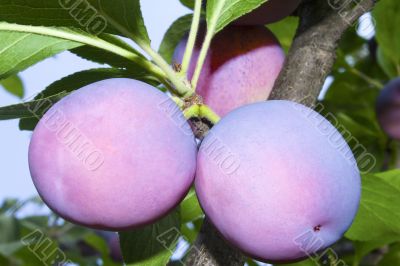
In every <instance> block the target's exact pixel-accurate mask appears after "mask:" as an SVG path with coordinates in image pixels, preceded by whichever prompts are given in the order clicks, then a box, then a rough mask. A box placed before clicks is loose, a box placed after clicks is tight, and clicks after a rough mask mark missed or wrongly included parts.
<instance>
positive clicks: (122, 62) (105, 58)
mask: <svg viewBox="0 0 400 266" xmlns="http://www.w3.org/2000/svg"><path fill="white" fill-rule="evenodd" d="M101 38H102V39H103V40H106V41H107V42H109V43H112V44H114V45H116V46H118V47H121V48H123V49H126V50H127V51H130V52H132V53H134V54H137V55H138V56H140V57H142V59H143V60H147V59H146V58H145V57H144V56H142V55H141V54H140V53H139V52H138V51H137V50H135V49H134V48H132V47H131V46H130V45H129V44H127V43H126V42H124V41H123V40H121V39H120V38H118V37H115V36H113V35H108V34H102V35H101ZM70 52H72V53H74V54H76V55H77V56H79V57H81V58H83V59H86V60H89V61H92V62H96V63H99V64H108V65H110V66H112V67H116V68H129V69H134V70H135V69H136V71H135V72H137V69H139V68H140V69H142V70H145V69H144V68H143V67H141V66H140V65H138V64H137V63H135V62H133V61H132V60H129V59H128V58H126V57H124V56H121V55H119V54H115V53H113V52H111V51H107V50H103V49H100V48H97V47H92V46H90V45H84V46H80V47H78V48H75V49H72V50H70Z"/></svg>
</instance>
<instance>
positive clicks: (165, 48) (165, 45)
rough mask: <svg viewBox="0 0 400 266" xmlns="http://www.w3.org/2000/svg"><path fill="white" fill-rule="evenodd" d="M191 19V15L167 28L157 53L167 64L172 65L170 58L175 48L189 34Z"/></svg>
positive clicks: (181, 18) (179, 19)
mask: <svg viewBox="0 0 400 266" xmlns="http://www.w3.org/2000/svg"><path fill="white" fill-rule="evenodd" d="M192 18H193V15H192V14H189V15H186V16H183V17H180V18H178V19H177V20H176V21H175V22H174V23H173V24H172V25H171V27H169V29H168V31H167V33H166V34H165V36H164V38H163V40H162V42H161V45H160V49H159V51H158V52H159V53H160V54H161V55H162V56H163V57H164V59H165V60H166V61H167V62H169V63H173V62H172V57H173V54H174V51H175V48H176V47H177V46H178V44H179V42H180V41H181V40H182V39H183V37H184V36H185V35H186V34H187V33H188V32H189V30H190V26H191V22H192Z"/></svg>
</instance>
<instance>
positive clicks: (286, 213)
mask: <svg viewBox="0 0 400 266" xmlns="http://www.w3.org/2000/svg"><path fill="white" fill-rule="evenodd" d="M360 183H361V181H360V173H359V170H358V167H357V163H356V160H355V158H354V156H353V154H352V152H351V150H350V148H349V146H348V145H347V143H346V141H345V140H344V139H343V137H342V135H341V134H340V133H339V132H338V131H337V130H336V129H335V128H334V127H333V126H332V124H330V123H329V122H328V121H327V120H326V119H325V118H324V117H322V116H321V115H319V114H318V113H316V112H315V111H313V110H311V109H309V108H307V107H305V106H303V105H300V104H297V103H294V102H289V101H266V102H263V103H255V104H251V105H247V106H244V107H241V108H238V109H236V110H234V111H233V112H231V113H230V114H228V115H227V116H225V117H224V118H222V120H221V121H220V122H219V123H218V124H217V125H215V127H214V128H212V129H211V131H210V132H209V133H208V135H207V136H206V137H205V139H204V141H203V142H202V144H201V146H200V150H199V153H198V160H197V173H196V178H195V187H196V192H197V195H198V198H199V201H200V204H201V206H202V208H203V210H204V212H205V213H206V215H207V217H208V218H209V219H210V221H211V222H212V224H214V225H215V227H216V228H217V229H218V231H219V232H220V233H221V234H222V236H223V237H224V238H225V239H226V240H227V241H228V242H230V243H231V244H232V245H234V246H236V247H237V248H239V249H240V250H242V251H243V252H244V253H245V254H247V255H249V256H251V257H253V258H256V259H259V260H262V261H266V262H275V263H276V262H290V261H296V260H300V259H302V258H304V257H306V256H307V255H309V254H310V255H311V254H314V252H316V251H319V250H322V249H324V248H326V247H328V246H330V245H331V244H333V243H335V242H336V241H337V240H339V239H340V238H341V237H342V236H343V234H344V233H345V231H346V230H347V229H348V228H349V227H350V225H351V224H352V221H353V219H354V217H355V215H356V212H357V209H358V206H359V201H360V194H361V184H360Z"/></svg>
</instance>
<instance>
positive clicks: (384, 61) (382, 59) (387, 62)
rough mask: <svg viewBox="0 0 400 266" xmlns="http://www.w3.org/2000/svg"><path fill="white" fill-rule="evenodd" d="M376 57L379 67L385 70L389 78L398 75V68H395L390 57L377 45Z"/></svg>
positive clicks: (399, 70)
mask: <svg viewBox="0 0 400 266" xmlns="http://www.w3.org/2000/svg"><path fill="white" fill-rule="evenodd" d="M377 58H378V63H379V65H380V67H381V68H382V69H383V71H385V73H386V75H387V76H388V77H389V78H391V79H394V78H397V76H399V75H400V69H397V68H396V65H395V64H394V62H393V61H392V60H391V58H390V57H389V56H386V55H385V53H384V52H383V50H382V47H378V51H377Z"/></svg>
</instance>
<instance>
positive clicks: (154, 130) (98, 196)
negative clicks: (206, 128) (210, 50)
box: [29, 78, 197, 231]
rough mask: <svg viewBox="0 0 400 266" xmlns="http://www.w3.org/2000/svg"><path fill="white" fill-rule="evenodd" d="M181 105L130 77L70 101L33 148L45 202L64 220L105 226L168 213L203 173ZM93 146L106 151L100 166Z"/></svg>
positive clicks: (46, 121) (58, 107) (45, 124)
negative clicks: (197, 174)
mask: <svg viewBox="0 0 400 266" xmlns="http://www.w3.org/2000/svg"><path fill="white" fill-rule="evenodd" d="M175 108H178V107H177V106H176V105H175V103H174V102H173V101H172V100H171V99H170V98H169V97H168V96H167V95H166V94H164V93H162V92H161V91H159V90H157V89H156V88H154V87H152V86H150V85H147V84H145V83H142V82H140V81H136V80H131V79H122V78H115V79H109V80H104V81H100V82H96V83H93V84H90V85H88V86H86V87H83V88H82V89H80V90H78V91H75V92H73V93H72V94H70V95H68V96H66V97H65V98H63V99H62V100H61V101H59V102H58V103H56V104H55V105H54V106H53V107H52V108H50V110H49V111H48V112H46V114H45V115H44V117H43V118H42V119H41V120H40V122H39V124H38V125H37V127H36V128H35V130H34V133H33V136H32V140H31V143H30V147H29V167H30V171H31V176H32V179H33V182H34V185H35V186H36V188H37V190H38V192H39V194H40V196H41V197H42V199H43V200H44V201H45V203H46V204H47V205H48V206H49V207H50V208H51V209H52V210H53V211H54V212H56V213H57V214H59V215H60V216H61V217H63V218H64V219H66V220H68V221H71V222H74V223H76V224H80V225H83V226H87V227H91V228H95V229H101V230H111V231H118V230H119V231H120V230H127V229H133V228H137V227H140V226H143V225H147V224H149V223H152V222H154V221H155V220H157V219H159V218H161V217H162V216H164V215H166V214H167V213H168V212H169V211H171V210H172V209H173V208H175V207H176V205H177V204H178V203H179V202H180V201H181V200H182V199H183V198H184V196H185V195H186V193H187V192H188V190H189V188H190V186H191V184H192V183H193V179H194V175H195V170H196V156H197V144H196V141H195V137H194V135H193V133H192V132H191V131H188V130H187V128H189V125H188V124H187V122H186V120H185V118H184V117H183V115H182V114H181V113H180V112H179V113H177V112H176V109H175ZM54 114H57V115H56V116H55V115H54ZM172 114H173V115H174V116H172ZM71 125H73V126H72V127H71ZM82 140H83V141H82ZM85 143H89V145H86V146H85ZM81 144H82V145H81ZM88 147H95V149H87V148H88ZM91 150H97V151H98V152H99V153H101V155H102V157H101V158H102V160H101V161H100V162H101V163H99V164H97V163H96V164H95V166H96V167H92V162H93V161H94V160H93V158H89V157H87V156H88V154H89V152H90V151H91ZM85 156H86V157H87V158H86V159H85Z"/></svg>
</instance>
